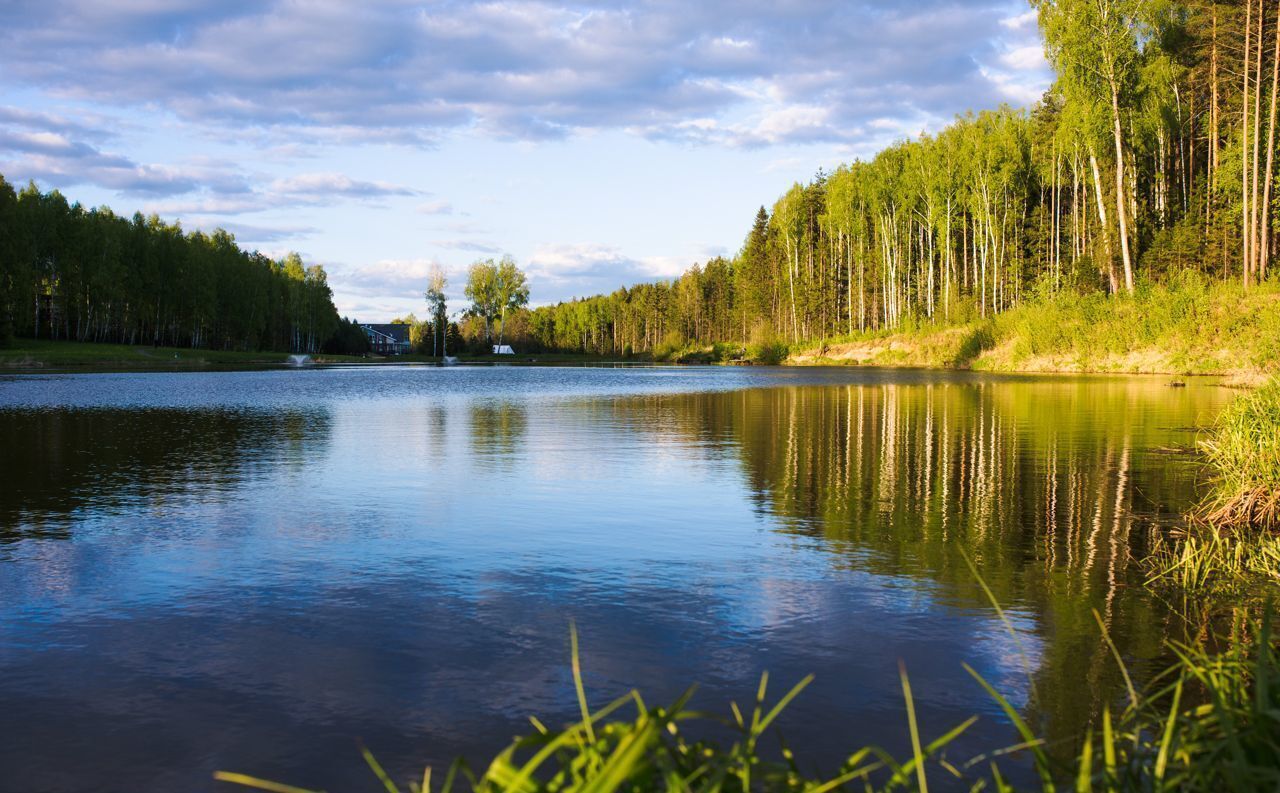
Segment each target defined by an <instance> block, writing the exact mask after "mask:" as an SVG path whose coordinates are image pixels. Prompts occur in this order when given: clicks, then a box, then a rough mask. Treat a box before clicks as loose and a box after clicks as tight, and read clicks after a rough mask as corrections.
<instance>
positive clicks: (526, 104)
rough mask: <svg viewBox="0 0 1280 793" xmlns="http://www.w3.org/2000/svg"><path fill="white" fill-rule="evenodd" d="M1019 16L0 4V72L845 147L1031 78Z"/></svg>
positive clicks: (1023, 18) (747, 142)
mask: <svg viewBox="0 0 1280 793" xmlns="http://www.w3.org/2000/svg"><path fill="white" fill-rule="evenodd" d="M1024 9H1025V6H1022V5H1021V4H1020V3H1017V2H1015V0H920V2H916V3H911V4H899V3H891V2H887V0H808V2H806V3H804V4H803V7H800V6H797V5H796V4H787V3H776V2H758V1H757V0H748V1H747V2H742V1H741V0H734V1H733V2H729V0H717V1H715V2H708V3H698V4H677V3H669V2H663V1H662V0H619V1H618V2H613V3H586V4H568V3H563V2H557V1H555V0H509V1H508V2H483V1H482V2H458V3H441V4H429V5H426V6H422V5H421V4H419V3H415V2H408V1H407V0H377V1H374V2H367V3H358V4H357V3H351V4H348V3H331V2H287V1H286V0H268V2H263V3H257V2H241V1H240V0H236V1H234V2H224V3H215V4H210V3H206V2H197V1H196V0H165V1H164V2H158V1H157V2H143V1H142V0H139V1H138V2H133V3H129V4H126V5H124V6H121V5H120V4H103V3H99V2H94V0H67V2H60V3H48V2H39V1H38V0H12V1H11V2H8V3H5V4H4V5H3V6H0V70H2V71H3V72H4V73H5V74H6V76H7V79H8V80H11V81H16V82H19V83H22V84H24V85H26V86H31V87H35V88H38V89H42V90H46V91H51V92H55V93H57V94H60V95H63V96H68V97H72V98H83V99H92V100H93V101H96V102H105V103H113V104H117V105H138V106H144V105H145V106H150V107H159V108H162V109H164V110H166V111H168V112H171V113H173V114H176V115H177V116H178V117H180V118H183V119H186V120H189V121H198V122H202V123H212V124H218V125H225V126H235V127H237V128H242V127H245V126H249V127H252V128H259V129H261V128H277V127H283V128H289V129H297V130H309V131H313V132H316V133H317V134H333V135H338V136H344V137H346V138H348V139H350V138H354V137H357V136H358V137H359V138H360V139H362V140H370V139H378V140H388V141H398V142H403V143H413V144H422V143H424V142H429V141H432V140H434V139H436V138H437V137H438V136H439V135H441V134H445V133H447V132H449V131H450V130H458V129H477V130H480V131H482V132H484V133H485V134H489V135H492V136H496V137H502V138H515V139H522V140H538V139H546V138H559V137H565V136H570V135H573V134H575V133H578V132H581V131H584V130H596V129H626V130H632V131H634V132H637V133H638V134H641V135H645V136H648V137H652V138H658V139H679V140H689V141H696V142H709V143H717V144H729V145H740V146H768V145H775V144H780V143H797V142H811V141H826V142H832V141H834V142H844V143H855V144H856V143H858V142H860V141H862V140H863V139H864V136H865V135H867V134H869V133H868V131H867V130H868V128H867V127H866V124H867V122H868V121H870V120H872V119H877V118H895V119H915V118H919V117H922V116H923V117H927V118H930V119H938V120H945V119H947V118H949V117H950V116H951V115H952V114H954V113H955V112H957V111H961V110H965V109H967V108H970V107H986V106H990V105H993V104H996V103H997V102H999V101H1001V100H1003V99H1007V98H1008V97H1009V96H1010V95H1011V93H1012V94H1016V95H1017V96H1024V95H1029V94H1030V93H1031V90H1030V88H1029V87H1028V86H1029V85H1030V84H1031V83H1033V82H1034V83H1035V84H1036V85H1038V86H1041V87H1043V85H1044V84H1045V82H1046V78H1047V73H1046V72H1045V71H1044V69H1043V63H1042V62H1040V63H1037V62H1036V61H1035V59H1034V58H1033V57H1031V54H1030V53H1029V52H1027V51H1025V48H1027V47H1033V46H1036V44H1037V42H1036V40H1035V35H1036V34H1035V24H1034V22H1035V20H1034V16H1033V15H1028V14H1027V13H1026V12H1025V11H1024ZM1024 73H1034V80H1031V79H1023V77H1022V76H1019V75H1023V74H1024ZM1011 86H1013V87H1012V88H1011Z"/></svg>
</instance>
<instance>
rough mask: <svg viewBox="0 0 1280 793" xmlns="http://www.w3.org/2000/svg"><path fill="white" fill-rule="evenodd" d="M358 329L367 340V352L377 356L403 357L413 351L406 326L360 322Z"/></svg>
mask: <svg viewBox="0 0 1280 793" xmlns="http://www.w3.org/2000/svg"><path fill="white" fill-rule="evenodd" d="M360 328H361V330H363V331H364V335H365V336H367V337H368V338H369V352H372V353H376V354H378V355H404V354H405V353H408V352H410V351H411V350H412V349H413V344H412V343H411V342H410V341H409V326H408V325H398V324H387V325H379V324H366V323H363V322H362V323H360Z"/></svg>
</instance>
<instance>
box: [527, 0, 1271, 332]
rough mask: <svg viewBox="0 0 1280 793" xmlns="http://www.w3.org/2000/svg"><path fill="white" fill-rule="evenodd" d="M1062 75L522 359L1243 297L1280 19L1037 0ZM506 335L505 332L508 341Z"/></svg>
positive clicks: (1260, 198)
mask: <svg viewBox="0 0 1280 793" xmlns="http://www.w3.org/2000/svg"><path fill="white" fill-rule="evenodd" d="M1032 5H1033V7H1034V8H1035V10H1036V12H1037V14H1038V19H1039V24H1040V28H1041V31H1042V33H1043V37H1044V40H1045V44H1046V53H1047V56H1048V59H1049V61H1050V63H1051V65H1052V67H1053V69H1054V72H1055V76H1056V78H1055V81H1054V83H1053V85H1052V87H1051V88H1050V89H1049V90H1048V91H1047V92H1046V94H1045V95H1044V97H1043V98H1042V100H1041V101H1039V102H1038V103H1036V105H1035V106H1034V107H1032V108H1029V109H1027V110H1019V109H1013V108H1010V107H1000V108H997V109H994V110H983V111H981V112H976V113H974V112H971V113H967V114H965V115H963V116H960V117H958V118H957V119H955V121H954V122H953V123H952V124H951V125H949V126H948V127H946V128H945V129H943V130H941V131H940V132H938V133H937V134H933V135H921V136H920V137H919V138H917V139H913V140H905V141H902V142H900V143H898V144H896V145H894V146H891V147H889V148H887V149H885V150H884V151H882V152H880V153H879V154H878V155H876V156H875V157H874V158H873V159H871V160H870V161H867V162H862V161H858V162H853V163H851V164H847V165H842V166H840V167H838V168H836V169H835V170H834V171H833V172H829V173H828V172H823V171H821V170H819V171H818V173H817V174H816V175H815V176H814V177H813V178H812V179H811V180H810V181H809V182H807V183H805V184H799V183H797V184H795V185H793V186H792V187H791V188H790V189H789V190H787V191H786V192H785V193H784V194H783V195H782V196H780V197H779V198H778V199H777V200H776V201H775V202H774V203H773V205H772V207H771V208H768V209H766V208H765V207H761V208H760V210H759V212H758V213H757V214H756V216H755V218H754V222H753V223H752V224H751V227H750V230H749V232H748V233H747V235H746V239H745V242H744V244H743V246H742V248H741V250H740V251H739V252H738V253H737V255H735V256H734V257H732V258H731V259H729V258H716V259H712V260H711V261H708V262H706V263H705V264H702V265H695V266H693V267H692V268H691V269H689V270H688V271H687V272H686V273H685V274H684V275H682V276H680V277H679V278H676V279H674V280H672V281H660V282H657V283H644V284H638V285H635V286H633V287H630V288H622V289H619V290H617V291H616V292H613V293H612V294H608V295H598V296H595V297H588V298H585V299H581V300H574V301H571V302H566V303H561V304H558V305H554V306H545V307H540V308H537V309H535V310H534V311H532V313H531V316H529V317H527V318H524V317H522V318H521V321H526V320H527V322H528V333H529V341H530V342H532V343H534V344H536V345H538V346H541V347H544V348H548V349H556V350H566V351H567V350H577V351H583V352H593V353H600V354H627V353H631V352H637V353H641V352H646V351H654V350H655V349H658V348H660V347H662V346H666V347H668V348H669V347H672V346H677V345H680V344H683V343H689V342H703V343H707V342H716V341H743V342H745V341H747V340H750V339H753V338H760V337H768V338H774V339H781V340H785V341H786V342H797V341H813V340H819V339H830V338H839V337H846V336H852V335H854V334H859V333H868V332H879V331H899V330H910V329H916V328H920V327H924V326H931V325H943V324H949V323H956V322H964V321H970V320H973V319H977V318H982V317H989V316H992V315H994V314H996V313H999V312H1002V311H1005V310H1007V309H1009V308H1012V307H1015V306H1018V305H1020V304H1024V303H1026V302H1027V301H1030V300H1034V299H1037V298H1049V297H1052V296H1053V295H1057V294H1062V293H1064V292H1068V291H1069V292H1073V293H1079V294H1090V293H1110V294H1120V295H1124V294H1129V293H1132V292H1134V291H1135V290H1140V289H1142V288H1143V287H1144V285H1145V284H1150V283H1160V282H1162V281H1169V280H1171V279H1173V278H1175V277H1176V276H1177V275H1178V274H1180V273H1183V272H1185V271H1188V270H1192V271H1196V272H1198V273H1200V274H1201V275H1202V276H1203V277H1204V278H1207V279H1213V280H1220V281H1231V282H1235V283H1238V284H1239V286H1240V288H1241V289H1248V288H1250V287H1251V286H1254V285H1256V284H1258V283H1260V282H1262V281H1264V280H1265V279H1267V278H1268V277H1269V275H1271V274H1272V272H1273V268H1272V266H1271V264H1270V259H1271V257H1272V255H1274V251H1275V246H1276V229H1275V226H1276V224H1275V222H1274V215H1275V211H1276V207H1275V205H1274V202H1273V197H1274V193H1275V189H1276V185H1275V183H1274V181H1275V180H1274V173H1275V157H1274V155H1275V147H1276V140H1275V138H1276V120H1277V119H1276V112H1277V107H1276V102H1277V82H1278V78H1280V58H1278V57H1277V56H1280V27H1278V26H1277V7H1276V6H1275V4H1271V5H1266V4H1264V3H1262V2H1261V1H1260V0H1258V2H1254V0H1244V1H1243V2H1217V1H1216V0H1053V1H1052V2H1050V1H1048V0H1035V1H1034V2H1033V3H1032ZM511 336H512V334H508V337H511Z"/></svg>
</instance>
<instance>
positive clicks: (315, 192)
mask: <svg viewBox="0 0 1280 793" xmlns="http://www.w3.org/2000/svg"><path fill="white" fill-rule="evenodd" d="M270 189H271V191H272V192H274V193H278V194H280V195H285V196H294V197H319V198H332V197H343V198H380V197H383V196H410V195H417V194H418V191H417V190H413V189H410V188H408V187H402V186H400V185H395V184H390V183H389V182H362V181H359V180H357V179H352V178H351V177H349V176H346V175H344V174H340V173H303V174H297V175H296V176H290V177H288V178H285V179H276V180H275V181H273V182H272V183H271V186H270Z"/></svg>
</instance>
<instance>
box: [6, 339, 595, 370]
mask: <svg viewBox="0 0 1280 793" xmlns="http://www.w3.org/2000/svg"><path fill="white" fill-rule="evenodd" d="M307 360H308V361H309V362H310V363H314V364H344V365H345V364H359V365H369V366H376V365H385V364H406V363H421V364H428V363H439V361H440V359H439V358H437V357H434V356H430V355H397V356H389V357H384V356H367V357H366V356H355V355H328V354H317V355H311V356H308V359H307ZM458 360H459V362H460V363H502V364H510V365H522V366H528V365H555V364H561V365H563V364H607V363H615V362H616V361H614V360H613V359H606V358H602V357H600V356H595V355H581V354H576V353H537V354H530V355H517V356H513V357H497V356H491V355H490V356H470V355H460V356H458ZM287 363H289V354H288V353H283V352H269V351H268V352H243V351H235V350H197V349H191V348H188V347H152V346H149V345H130V344H97V343H92V342H76V341H49V340H45V339H16V340H15V341H14V344H13V346H12V347H9V348H6V349H0V372H3V371H8V372H30V371H48V370H54V371H173V370H180V371H181V370H193V371H196V370H203V369H219V368H235V367H259V366H281V365H284V364H287Z"/></svg>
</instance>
